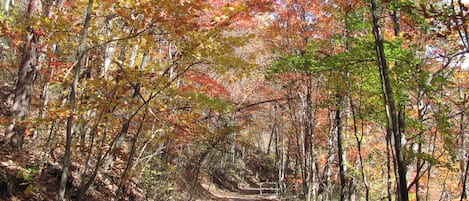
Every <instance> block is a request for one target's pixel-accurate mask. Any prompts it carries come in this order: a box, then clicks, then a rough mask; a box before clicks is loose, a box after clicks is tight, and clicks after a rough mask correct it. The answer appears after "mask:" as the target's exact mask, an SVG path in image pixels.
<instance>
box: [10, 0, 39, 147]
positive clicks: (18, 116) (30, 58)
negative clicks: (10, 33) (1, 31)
mask: <svg viewBox="0 0 469 201" xmlns="http://www.w3.org/2000/svg"><path fill="white" fill-rule="evenodd" d="M9 4H10V2H9V1H6V2H5V10H7V9H8V6H9ZM41 7H42V6H41V1H40V0H30V1H29V4H28V14H27V17H28V18H30V19H31V18H32V16H36V15H40V14H41ZM27 29H28V31H29V33H27V34H26V43H25V44H24V47H23V58H22V59H21V64H20V67H19V70H18V77H17V81H16V87H15V98H14V101H13V108H12V111H11V115H12V120H11V122H9V124H8V125H7V126H6V129H5V136H4V138H3V143H4V144H5V145H9V146H12V147H15V148H18V149H19V150H21V147H22V144H23V142H22V141H23V138H24V135H25V131H26V126H25V125H22V122H21V121H22V120H24V119H25V118H27V117H28V114H29V106H30V104H31V96H32V93H33V85H34V81H35V77H36V70H37V69H36V68H37V65H38V58H37V57H38V50H37V46H38V42H39V35H38V34H36V33H35V32H34V30H33V27H28V28H27Z"/></svg>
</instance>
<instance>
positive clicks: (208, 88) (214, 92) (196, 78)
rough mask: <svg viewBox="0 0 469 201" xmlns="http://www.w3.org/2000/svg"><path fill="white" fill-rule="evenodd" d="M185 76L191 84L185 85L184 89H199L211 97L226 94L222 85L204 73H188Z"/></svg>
mask: <svg viewBox="0 0 469 201" xmlns="http://www.w3.org/2000/svg"><path fill="white" fill-rule="evenodd" d="M186 77H187V79H188V80H190V81H191V82H192V86H185V89H191V90H194V89H196V90H200V91H202V92H204V93H206V94H208V95H209V96H212V97H218V96H222V95H227V91H226V88H225V87H224V86H222V85H221V84H219V83H218V82H217V81H216V80H214V79H212V78H210V77H208V76H206V75H205V74H194V73H188V75H187V76H186Z"/></svg>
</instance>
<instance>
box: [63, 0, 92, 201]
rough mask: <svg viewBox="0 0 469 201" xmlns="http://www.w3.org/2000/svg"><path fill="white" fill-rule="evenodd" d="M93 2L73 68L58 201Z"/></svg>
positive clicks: (66, 168)
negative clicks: (69, 111)
mask: <svg viewBox="0 0 469 201" xmlns="http://www.w3.org/2000/svg"><path fill="white" fill-rule="evenodd" d="M93 2H94V0H89V1H88V7H87V10H86V16H85V21H84V23H83V30H82V33H81V41H80V45H79V47H78V51H77V59H78V62H77V65H76V66H75V72H74V77H73V83H72V87H71V89H70V99H69V104H70V110H71V113H70V114H69V116H68V118H67V127H66V140H65V153H64V157H63V164H62V165H63V168H62V176H61V179H60V184H59V197H58V198H59V200H64V198H65V191H66V188H67V186H66V184H67V180H68V175H69V172H70V170H69V167H70V161H71V158H72V150H71V149H72V135H73V119H74V113H75V112H76V109H77V105H76V104H77V103H76V95H77V89H78V81H79V79H80V71H81V67H82V65H83V63H82V62H83V56H84V50H85V45H86V38H87V36H88V28H89V27H90V21H91V13H92V11H93Z"/></svg>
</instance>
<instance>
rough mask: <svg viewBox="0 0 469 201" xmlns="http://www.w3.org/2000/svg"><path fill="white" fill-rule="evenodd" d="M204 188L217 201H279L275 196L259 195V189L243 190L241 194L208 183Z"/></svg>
mask: <svg viewBox="0 0 469 201" xmlns="http://www.w3.org/2000/svg"><path fill="white" fill-rule="evenodd" d="M202 186H203V187H204V188H205V189H206V190H207V191H208V192H210V193H211V194H212V195H213V197H214V199H215V200H219V201H277V200H279V199H277V198H276V195H275V194H264V195H260V194H259V189H257V188H241V191H239V192H231V191H226V190H223V189H220V188H218V187H217V186H216V185H215V184H212V183H208V184H202Z"/></svg>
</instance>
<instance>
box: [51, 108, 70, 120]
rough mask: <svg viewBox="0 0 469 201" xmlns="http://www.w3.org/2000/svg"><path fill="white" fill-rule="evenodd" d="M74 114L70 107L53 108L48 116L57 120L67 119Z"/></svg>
mask: <svg viewBox="0 0 469 201" xmlns="http://www.w3.org/2000/svg"><path fill="white" fill-rule="evenodd" d="M70 114H72V111H70V110H68V109H51V110H49V111H48V113H47V116H48V117H49V118H50V119H51V120H56V119H66V118H67V117H69V116H70Z"/></svg>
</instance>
